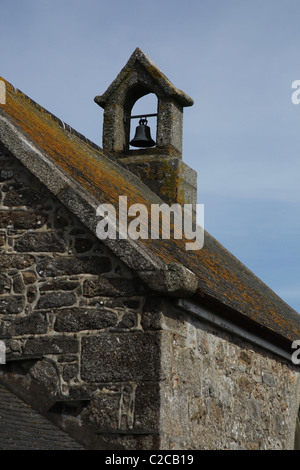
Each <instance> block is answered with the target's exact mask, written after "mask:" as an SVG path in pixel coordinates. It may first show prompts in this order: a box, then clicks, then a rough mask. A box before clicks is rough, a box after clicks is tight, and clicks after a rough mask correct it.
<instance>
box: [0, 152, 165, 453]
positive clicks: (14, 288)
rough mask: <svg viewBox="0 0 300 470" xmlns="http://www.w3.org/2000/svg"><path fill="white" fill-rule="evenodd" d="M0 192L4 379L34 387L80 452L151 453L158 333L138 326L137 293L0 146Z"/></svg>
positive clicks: (133, 282) (142, 301)
mask: <svg viewBox="0 0 300 470" xmlns="http://www.w3.org/2000/svg"><path fill="white" fill-rule="evenodd" d="M0 189H1V192H0V194H1V198H0V244H1V245H0V265H1V274H0V338H1V339H2V340H4V341H5V345H6V357H7V364H6V365H5V366H2V378H3V377H5V376H7V373H8V372H12V375H13V376H15V377H18V380H19V385H18V387H19V388H20V383H21V384H22V386H23V388H24V396H25V397H26V396H27V398H28V399H29V400H31V399H32V397H33V396H34V394H33V393H31V392H32V389H33V383H34V384H35V387H39V386H40V387H42V388H41V390H43V389H45V392H46V393H47V397H48V398H47V400H46V402H45V400H44V401H43V397H42V396H41V395H42V394H41V393H39V396H38V397H35V400H37V402H36V403H35V405H36V406H38V407H39V408H40V409H41V411H43V412H45V413H47V414H48V417H52V414H51V413H53V417H55V419H56V421H57V422H58V424H59V425H60V426H62V427H65V428H67V429H68V430H69V431H70V430H72V427H74V426H75V427H76V426H77V427H78V436H79V440H82V439H85V442H84V443H85V444H86V445H87V446H92V447H93V446H94V447H95V446H96V447H99V446H100V447H101V446H102V445H103V442H104V444H105V443H107V445H110V443H111V445H112V446H117V445H119V443H120V444H122V443H123V441H124V445H125V446H127V447H134V448H136V447H139V446H142V447H143V448H144V447H145V446H146V447H150V448H151V447H157V445H158V444H157V435H158V421H159V419H158V417H159V392H158V387H159V375H160V367H159V363H160V352H159V351H160V348H159V334H160V333H159V332H157V331H147V328H146V329H145V328H144V327H143V320H142V316H143V309H144V308H145V306H146V305H147V302H146V297H145V295H146V289H145V287H144V286H143V285H142V284H141V283H140V282H139V281H138V280H137V279H136V278H135V277H134V275H133V274H132V273H131V272H130V271H129V270H128V269H127V268H126V266H125V265H124V264H122V263H121V262H120V261H119V260H118V259H117V258H116V257H115V256H114V255H113V254H112V253H111V252H109V251H108V250H107V249H106V248H105V246H104V245H103V244H102V243H101V242H100V241H99V240H98V239H97V238H96V237H94V236H93V235H92V234H91V233H90V232H89V231H88V230H86V229H85V227H84V226H83V225H82V224H81V223H80V222H79V221H78V220H77V219H76V217H74V216H73V215H71V214H70V213H69V212H68V211H66V210H65V209H64V207H63V206H62V205H61V204H60V203H59V202H58V201H57V200H56V198H54V197H52V195H51V194H50V193H49V191H48V190H47V189H46V188H45V187H44V186H43V185H42V184H40V183H39V181H38V180H37V179H36V178H35V177H33V176H32V175H31V174H30V173H29V172H28V171H27V170H26V169H25V168H24V167H23V165H21V164H20V163H19V162H18V161H17V160H16V159H15V158H14V157H13V156H12V155H10V154H8V153H7V152H5V150H4V149H2V151H1V154H0ZM148 294H149V292H148ZM20 377H21V378H20ZM20 381H21V382H20ZM26 389H28V390H27V392H28V393H27V394H26ZM30 390H31V392H30ZM89 425H92V428H93V431H94V434H95V435H96V436H101V438H102V437H103V439H102V441H101V443H98V441H97V439H96V443H95V442H94V441H93V439H92V438H91V437H89V438H86V436H87V434H85V433H84V432H80V428H81V427H82V426H89ZM84 434H85V435H84ZM127 434H128V436H127V437H126V435H127ZM78 436H77V437H78Z"/></svg>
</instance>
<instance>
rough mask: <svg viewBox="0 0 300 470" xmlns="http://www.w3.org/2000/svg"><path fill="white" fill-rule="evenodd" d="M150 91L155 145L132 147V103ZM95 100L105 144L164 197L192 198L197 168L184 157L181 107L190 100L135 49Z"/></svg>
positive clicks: (182, 200) (173, 199) (170, 200)
mask: <svg viewBox="0 0 300 470" xmlns="http://www.w3.org/2000/svg"><path fill="white" fill-rule="evenodd" d="M149 93H154V94H155V95H156V97H157V120H156V122H157V126H156V145H155V146H153V147H151V148H139V149H132V148H130V144H129V142H130V126H132V125H133V126H134V125H137V124H138V121H136V120H134V119H132V108H133V106H134V105H135V103H136V102H137V101H138V100H139V99H140V98H142V97H143V96H145V95H147V94H149ZM94 100H95V102H96V103H97V104H98V105H99V106H101V107H102V108H103V109H104V119H103V141H102V145H103V149H104V150H105V151H106V152H108V153H109V154H111V155H113V156H115V157H117V158H119V159H121V160H122V161H123V162H124V163H126V164H127V165H128V166H129V168H130V170H131V171H132V172H133V173H135V174H137V175H138V176H139V177H140V178H141V179H142V180H143V181H144V183H145V184H147V185H148V186H149V187H150V188H151V189H152V190H153V191H154V192H156V193H157V194H158V195H159V196H160V197H161V198H162V199H163V200H164V201H165V202H167V203H174V202H179V203H181V204H183V203H196V199H197V196H196V192H197V190H196V180H197V175H196V172H194V170H192V169H191V168H189V167H188V166H187V165H186V164H184V163H183V162H182V134H183V132H182V129H183V108H184V107H186V106H192V105H193V100H192V99H191V98H190V97H189V96H187V95H186V94H185V93H184V92H183V91H181V90H179V89H177V88H175V86H174V85H173V84H172V83H171V82H170V80H169V79H168V78H167V77H166V76H165V75H164V74H163V73H162V72H161V71H160V70H159V69H158V68H157V66H156V65H155V64H154V63H153V62H152V61H151V59H149V58H148V57H147V56H146V54H144V52H143V51H142V50H141V49H139V48H136V49H135V51H134V52H133V54H132V55H131V57H130V58H129V60H128V62H127V63H126V65H125V66H124V67H123V69H122V70H121V72H120V73H119V74H118V76H117V77H116V79H115V80H114V81H113V82H112V83H111V85H110V86H109V87H108V89H107V90H106V91H105V93H104V94H103V95H99V96H96V97H95V99H94ZM146 114H147V110H145V115H146Z"/></svg>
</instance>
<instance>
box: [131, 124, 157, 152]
mask: <svg viewBox="0 0 300 470" xmlns="http://www.w3.org/2000/svg"><path fill="white" fill-rule="evenodd" d="M147 123H148V121H147V119H146V118H142V119H140V121H139V125H138V126H137V128H136V130H135V136H134V138H133V139H132V140H131V141H130V142H129V144H130V145H132V146H133V147H154V146H155V145H156V142H155V141H154V140H153V139H152V138H151V135H150V127H149V126H147Z"/></svg>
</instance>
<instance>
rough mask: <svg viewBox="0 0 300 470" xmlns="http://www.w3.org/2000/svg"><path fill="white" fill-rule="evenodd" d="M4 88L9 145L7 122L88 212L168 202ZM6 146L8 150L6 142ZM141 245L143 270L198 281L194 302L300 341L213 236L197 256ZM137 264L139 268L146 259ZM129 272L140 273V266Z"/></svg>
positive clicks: (294, 323)
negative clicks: (174, 269) (172, 268)
mask: <svg viewBox="0 0 300 470" xmlns="http://www.w3.org/2000/svg"><path fill="white" fill-rule="evenodd" d="M5 83H6V90H7V94H6V104H5V105H0V140H2V141H3V140H5V135H6V134H5V132H6V131H5V129H7V126H8V124H9V126H10V127H11V128H13V129H15V130H16V131H17V132H18V133H19V135H21V136H22V138H21V140H20V141H18V143H15V145H14V146H13V147H14V148H13V150H14V153H15V154H16V156H17V157H19V158H23V161H24V159H25V157H24V155H25V153H26V152H25V150H26V149H27V150H28V149H29V147H30V146H31V148H32V149H35V150H37V151H39V152H40V155H42V157H43V159H44V161H45V162H46V161H47V162H50V163H51V165H52V168H53V169H58V170H59V171H60V174H62V175H64V177H65V178H66V181H69V188H70V187H72V186H73V187H76V188H78V190H80V191H81V195H82V201H81V203H82V205H83V206H84V204H85V202H86V201H93V203H94V206H95V207H96V205H97V204H99V203H103V202H106V203H110V204H113V205H114V206H115V207H117V206H118V197H119V196H120V195H122V196H127V197H128V206H129V205H131V204H133V203H142V204H145V205H146V206H147V207H149V206H150V204H152V203H157V202H162V201H160V200H159V199H158V197H157V196H156V195H155V194H154V193H153V192H151V191H150V189H148V188H147V187H146V186H145V185H144V184H143V183H142V182H141V181H140V180H139V179H138V178H137V177H136V176H134V175H133V174H131V173H130V172H129V171H128V170H127V169H126V167H125V166H124V165H121V164H120V163H119V162H118V161H116V160H115V159H114V158H112V157H111V156H110V155H108V154H106V153H105V152H104V151H103V150H102V149H101V148H100V147H98V146H97V145H96V144H94V143H92V142H90V141H89V140H87V139H86V138H84V137H83V136H82V135H80V134H79V133H77V132H76V131H74V130H73V129H72V128H71V127H69V126H67V125H66V124H64V123H63V122H62V121H60V120H59V119H58V118H57V117H55V116H53V115H52V114H51V113H49V112H48V111H47V110H45V109H44V108H42V107H41V106H40V105H38V104H37V103H35V102H34V101H32V100H31V99H30V98H28V97H27V96H26V95H25V94H24V93H22V92H21V91H19V90H17V89H15V88H14V87H13V86H12V85H10V84H9V83H8V82H5ZM5 126H6V127H5ZM4 144H5V145H6V146H9V145H10V143H9V141H8V140H7V142H4ZM25 144H26V145H25ZM29 150H30V149H29ZM29 150H28V152H29ZM28 155H29V156H28V157H26V158H27V160H26V162H25V163H26V164H27V162H28V164H29V165H30V166H31V169H32V171H34V170H35V162H37V158H38V157H36V156H35V157H34V156H33V154H30V152H29V153H28ZM42 157H41V158H42ZM34 158H35V159H36V160H35V161H34ZM40 173H41V170H40V169H38V170H37V171H36V176H38V177H40V179H41V175H40ZM56 180H57V178H53V176H52V177H51V172H50V174H49V173H48V174H47V175H46V176H44V177H43V182H45V184H47V186H48V187H49V189H51V190H53V192H54V193H55V194H56V195H58V197H59V196H61V194H62V192H63V184H62V183H61V187H59V188H56V189H55V188H54V189H53V187H55V185H56V184H58V183H57V182H56ZM77 203H78V204H79V202H78V201H77V202H76V204H77ZM76 204H73V207H74V206H75V205H76ZM70 207H71V208H72V206H70ZM87 223H88V222H87ZM135 243H136V246H137V247H138V250H140V251H141V253H143V254H144V255H143V256H144V258H143V260H145V266H146V265H147V266H148V267H147V268H145V269H150V270H151V269H152V270H153V269H156V267H157V268H161V266H163V265H165V264H167V265H168V264H170V263H179V264H181V265H183V266H184V267H186V268H187V269H188V270H189V271H191V272H192V273H194V274H195V275H196V277H197V282H198V289H197V291H196V293H195V294H194V297H193V298H194V300H196V301H197V300H198V301H201V302H202V303H203V302H204V303H208V304H211V303H213V304H214V305H215V306H216V308H220V309H221V310H222V312H223V313H224V314H226V312H227V313H228V315H230V316H231V317H232V318H233V319H235V320H236V321H237V322H242V323H243V324H245V325H247V324H248V323H249V325H252V326H253V325H255V326H258V327H259V328H260V329H261V331H262V332H263V334H268V333H270V334H273V335H275V337H278V338H281V339H284V340H287V341H288V342H289V344H290V341H294V340H296V339H299V338H300V316H299V314H298V313H297V312H296V311H295V310H293V309H292V308H291V307H290V306H288V305H287V304H286V303H285V302H284V301H283V300H282V299H280V298H279V297H278V296H277V295H276V294H275V293H274V292H273V291H272V290H271V289H270V288H269V287H267V286H266V285H265V284H264V283H263V282H262V281H261V280H260V279H258V277H256V276H255V275H254V274H253V273H252V272H251V271H250V270H249V269H247V267H245V266H244V265H243V264H242V263H241V262H240V261H239V260H238V259H236V257H234V256H233V255H232V254H231V253H229V252H228V251H227V250H226V249H225V248H224V247H223V246H222V245H221V244H220V243H218V242H217V241H216V240H215V239H214V238H213V237H212V236H210V234H208V233H207V232H205V240H204V247H203V248H202V249H201V250H199V251H189V252H187V251H186V249H185V241H184V240H138V241H137V242H135ZM124 246H125V245H124V244H122V243H119V244H118V243H116V244H114V249H115V251H116V252H117V253H118V254H119V255H120V257H122V256H124V251H126V248H124ZM136 264H138V265H141V261H140V259H139V261H138V262H137V263H136ZM131 267H134V268H135V265H134V263H133V264H132V266H131ZM136 269H138V268H136ZM140 269H143V266H142V267H140Z"/></svg>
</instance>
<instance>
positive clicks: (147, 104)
mask: <svg viewBox="0 0 300 470" xmlns="http://www.w3.org/2000/svg"><path fill="white" fill-rule="evenodd" d="M157 113H158V98H157V96H156V94H155V93H154V92H152V91H150V90H148V89H147V88H144V87H141V86H135V87H133V88H131V89H129V90H128V92H127V96H126V98H125V102H124V115H125V119H124V123H125V128H124V131H125V142H126V151H127V152H128V151H129V150H135V149H136V148H135V147H134V146H131V145H130V144H129V143H130V141H131V140H132V139H133V138H134V136H135V131H136V128H137V126H138V125H139V121H140V119H141V118H142V117H144V116H145V117H146V120H147V123H146V124H147V126H149V127H150V132H151V137H152V139H153V140H154V141H155V142H156V135H157ZM149 115H150V116H149Z"/></svg>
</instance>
